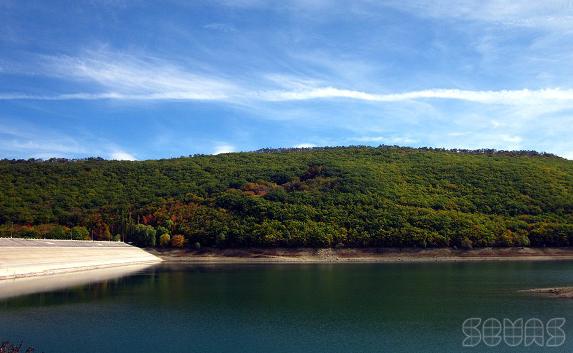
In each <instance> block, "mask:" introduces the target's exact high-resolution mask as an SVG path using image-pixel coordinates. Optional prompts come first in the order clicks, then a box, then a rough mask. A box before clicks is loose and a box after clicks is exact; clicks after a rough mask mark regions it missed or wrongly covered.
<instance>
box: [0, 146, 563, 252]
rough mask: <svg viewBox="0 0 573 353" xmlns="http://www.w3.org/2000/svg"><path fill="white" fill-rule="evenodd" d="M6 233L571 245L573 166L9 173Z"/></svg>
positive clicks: (15, 164)
mask: <svg viewBox="0 0 573 353" xmlns="http://www.w3.org/2000/svg"><path fill="white" fill-rule="evenodd" d="M0 184H1V186H2V187H1V194H0V224H1V225H0V236H10V235H14V236H27V237H42V236H47V237H54V238H66V237H72V238H91V237H92V236H93V237H94V238H97V239H106V238H110V237H121V238H124V239H126V240H127V241H132V242H135V243H137V244H139V245H142V246H151V245H155V244H157V245H159V244H160V243H161V245H162V246H193V247H200V246H220V247H242V246H281V247H301V246H313V247H314V246H315V247H324V246H346V247H356V246H359V247H361V246H393V247H396V246H398V247H407V246H416V247H433V246H457V247H466V248H467V247H472V246H473V247H482V246H521V245H529V244H530V245H532V246H567V245H569V246H571V245H573V161H568V160H565V159H562V158H559V157H556V156H552V155H547V154H539V153H535V152H496V151H490V150H480V151H444V150H432V149H411V148H399V147H387V146H382V147H378V148H373V147H340V148H338V147H337V148H317V149H285V150H261V151H257V152H249V153H231V154H223V155H217V156H204V155H201V156H193V157H188V158H176V159H166V160H149V161H139V162H129V161H106V160H101V159H88V160H76V161H67V160H61V159H54V160H49V161H37V160H30V161H10V160H4V161H1V162H0Z"/></svg>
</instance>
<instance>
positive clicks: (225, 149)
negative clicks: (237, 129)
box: [213, 143, 236, 154]
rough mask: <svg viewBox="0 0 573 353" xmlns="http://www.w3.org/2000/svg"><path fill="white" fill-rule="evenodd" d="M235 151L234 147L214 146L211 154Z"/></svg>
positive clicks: (227, 145) (225, 145) (226, 145)
mask: <svg viewBox="0 0 573 353" xmlns="http://www.w3.org/2000/svg"><path fill="white" fill-rule="evenodd" d="M235 151H236V149H235V146H232V145H229V144H226V143H224V144H220V145H217V146H215V148H214V149H213V154H221V153H231V152H235Z"/></svg>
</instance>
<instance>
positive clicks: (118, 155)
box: [110, 150, 137, 161]
mask: <svg viewBox="0 0 573 353" xmlns="http://www.w3.org/2000/svg"><path fill="white" fill-rule="evenodd" d="M110 159H114V160H118V161H135V160H137V158H135V156H134V155H132V154H131V153H129V152H125V151H119V150H118V151H113V152H111V154H110Z"/></svg>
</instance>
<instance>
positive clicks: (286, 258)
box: [146, 248, 573, 264]
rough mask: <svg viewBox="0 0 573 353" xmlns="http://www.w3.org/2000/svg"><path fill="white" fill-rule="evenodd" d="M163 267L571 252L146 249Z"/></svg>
mask: <svg viewBox="0 0 573 353" xmlns="http://www.w3.org/2000/svg"><path fill="white" fill-rule="evenodd" d="M146 251H147V252H148V253H150V254H152V255H155V256H157V257H159V258H161V259H162V260H163V261H164V262H167V263H189V264H256V263H284V264H288V263H292V264H302V263H309V264H310V263H424V262H483V261H568V260H573V248H481V249H472V250H460V249H451V248H438V249H413V248H406V249H395V248H364V249H362V248H353V249H331V248H328V249H309V248H299V249H285V248H269V249H260V248H245V249H213V248H210V249H201V250H190V249H176V250H173V249H146Z"/></svg>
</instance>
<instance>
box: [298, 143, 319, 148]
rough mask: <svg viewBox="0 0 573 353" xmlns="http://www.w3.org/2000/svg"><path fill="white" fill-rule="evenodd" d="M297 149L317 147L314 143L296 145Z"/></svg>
mask: <svg viewBox="0 0 573 353" xmlns="http://www.w3.org/2000/svg"><path fill="white" fill-rule="evenodd" d="M294 147H295V148H313V147H316V145H315V144H314V143H299V144H297V145H294Z"/></svg>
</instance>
